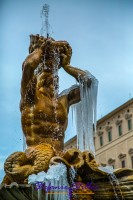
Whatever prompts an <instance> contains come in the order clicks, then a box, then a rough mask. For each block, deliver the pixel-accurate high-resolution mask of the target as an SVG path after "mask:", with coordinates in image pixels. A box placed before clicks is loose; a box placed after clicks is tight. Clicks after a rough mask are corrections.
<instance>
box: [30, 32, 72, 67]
mask: <svg viewBox="0 0 133 200" xmlns="http://www.w3.org/2000/svg"><path fill="white" fill-rule="evenodd" d="M37 48H41V49H42V50H43V53H44V59H45V64H46V66H47V68H49V69H52V66H53V65H54V62H55V61H56V58H57V57H58V68H60V67H61V66H63V65H66V64H69V63H70V59H71V55H72V48H71V46H70V45H69V43H68V42H67V41H55V40H54V39H53V38H52V37H48V38H45V37H43V36H39V34H37V35H30V46H29V53H32V52H33V51H34V50H35V49H37ZM56 56H57V57H56ZM64 57H65V59H63V58H64Z"/></svg>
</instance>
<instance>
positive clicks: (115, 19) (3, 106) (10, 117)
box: [0, 0, 133, 180]
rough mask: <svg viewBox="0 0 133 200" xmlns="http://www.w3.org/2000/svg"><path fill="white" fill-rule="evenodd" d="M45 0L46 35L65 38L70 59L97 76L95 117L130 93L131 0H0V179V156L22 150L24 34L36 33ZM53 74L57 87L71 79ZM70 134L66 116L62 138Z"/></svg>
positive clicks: (0, 165) (132, 65) (132, 87)
mask: <svg viewBox="0 0 133 200" xmlns="http://www.w3.org/2000/svg"><path fill="white" fill-rule="evenodd" d="M45 3H47V4H49V6H50V12H49V23H50V26H51V29H50V31H51V35H50V36H52V37H53V38H54V39H55V40H66V41H68V42H69V44H70V45H71V46H72V49H73V55H72V59H71V65H72V66H75V67H78V68H80V69H82V70H88V71H90V72H91V73H92V74H93V75H94V76H95V77H96V78H97V79H98V81H99V88H98V104H97V109H98V113H97V118H98V119H99V118H101V117H103V116H104V115H106V114H107V113H109V112H111V111H112V110H113V109H115V108H117V107H118V106H120V105H121V104H123V103H124V102H126V101H128V100H129V99H130V98H132V97H133V78H132V77H133V1H132V0H67V1H65V0H47V1H44V0H23V1H21V0H1V1H0V44H1V45H0V70H1V71H0V80H1V84H0V138H1V139H0V180H1V179H2V176H3V162H4V160H5V159H6V157H7V156H8V155H10V154H11V153H13V152H14V151H22V146H23V145H22V144H23V142H22V141H23V139H22V130H21V115H20V111H19V101H20V82H21V76H22V62H23V61H24V60H25V58H26V56H27V55H28V47H29V42H30V40H29V35H30V34H40V30H41V18H40V11H41V9H42V6H43V5H44V4H45ZM59 75H60V91H62V90H64V89H66V88H69V87H70V86H71V85H73V84H75V80H74V79H73V78H71V77H70V76H69V75H67V74H66V72H64V71H63V69H61V70H60V72H59ZM75 134H76V133H75V132H74V129H73V127H72V123H71V122H70V123H69V126H68V129H67V135H66V140H68V139H69V138H71V137H72V136H74V135H75Z"/></svg>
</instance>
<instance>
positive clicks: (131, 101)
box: [97, 98, 133, 126]
mask: <svg viewBox="0 0 133 200" xmlns="http://www.w3.org/2000/svg"><path fill="white" fill-rule="evenodd" d="M132 103H133V98H132V99H130V100H129V101H127V102H125V103H124V104H122V105H121V106H119V107H117V108H116V109H114V110H113V111H112V112H110V113H108V114H107V115H105V116H104V117H102V118H101V119H99V120H98V121H97V126H98V125H99V124H101V123H103V122H104V121H105V120H107V119H108V118H111V117H112V116H114V115H115V114H116V113H119V112H120V111H121V110H123V109H125V108H126V107H128V106H129V105H130V104H132Z"/></svg>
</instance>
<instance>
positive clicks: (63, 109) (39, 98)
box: [22, 80, 68, 149]
mask: <svg viewBox="0 0 133 200" xmlns="http://www.w3.org/2000/svg"><path fill="white" fill-rule="evenodd" d="M40 81H41V80H38V83H39V82H40ZM38 83H37V85H38ZM37 85H36V88H35V96H34V98H35V102H34V103H33V104H31V105H27V103H26V102H23V103H24V106H23V108H22V127H23V132H24V133H25V136H26V142H27V145H28V146H31V145H36V144H39V143H50V144H52V145H54V146H56V148H57V147H58V148H59V149H60V148H61V149H62V148H63V141H64V132H65V130H66V127H67V121H68V98H67V96H66V95H64V96H61V97H57V99H56V98H54V96H52V94H51V93H52V91H51V89H52V88H51V87H52V85H51V87H50V86H49V87H48V88H47V87H45V86H43V87H40V88H37ZM50 94H51V96H50Z"/></svg>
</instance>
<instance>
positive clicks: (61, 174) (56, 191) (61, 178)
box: [28, 163, 74, 200]
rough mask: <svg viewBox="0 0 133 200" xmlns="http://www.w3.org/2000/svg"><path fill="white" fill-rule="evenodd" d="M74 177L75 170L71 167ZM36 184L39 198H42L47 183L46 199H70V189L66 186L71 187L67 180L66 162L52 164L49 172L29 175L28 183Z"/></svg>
mask: <svg viewBox="0 0 133 200" xmlns="http://www.w3.org/2000/svg"><path fill="white" fill-rule="evenodd" d="M71 174H72V179H73V177H74V170H73V169H71ZM33 183H34V184H36V189H38V200H40V199H41V190H42V189H43V187H42V186H43V185H45V191H46V194H45V200H53V199H54V200H69V195H68V190H67V191H66V189H64V187H65V186H66V187H68V188H69V184H68V181H67V168H66V166H65V165H64V164H62V163H59V164H58V165H52V166H50V168H49V170H48V171H47V173H45V172H39V173H38V174H37V175H36V174H32V175H30V176H29V177H28V184H33ZM66 192H67V194H66Z"/></svg>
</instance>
